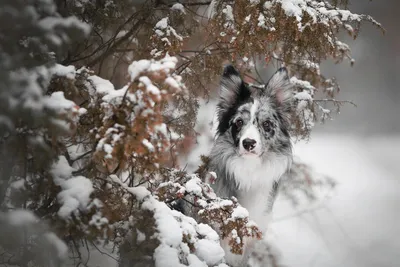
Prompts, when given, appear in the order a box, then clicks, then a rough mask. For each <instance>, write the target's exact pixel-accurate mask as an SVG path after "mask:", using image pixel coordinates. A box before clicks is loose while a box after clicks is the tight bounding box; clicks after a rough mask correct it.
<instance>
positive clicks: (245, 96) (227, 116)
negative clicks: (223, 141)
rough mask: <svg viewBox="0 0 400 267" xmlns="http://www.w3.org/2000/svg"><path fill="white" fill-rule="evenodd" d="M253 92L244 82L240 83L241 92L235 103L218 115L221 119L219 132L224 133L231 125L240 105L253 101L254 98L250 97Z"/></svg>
mask: <svg viewBox="0 0 400 267" xmlns="http://www.w3.org/2000/svg"><path fill="white" fill-rule="evenodd" d="M250 95H251V92H250V90H249V88H247V86H246V85H245V84H244V83H243V82H242V84H241V85H240V89H239V94H238V96H237V98H236V101H235V103H234V104H233V105H232V107H230V108H229V109H228V110H227V111H225V112H222V113H220V114H219V115H218V117H219V118H218V119H219V125H218V134H220V135H222V134H224V133H225V132H226V131H227V130H228V129H229V127H230V124H229V123H230V120H231V119H232V117H233V116H234V115H235V114H236V112H237V110H238V108H239V106H241V105H243V104H245V103H247V102H250V101H253V99H252V98H251V97H250Z"/></svg>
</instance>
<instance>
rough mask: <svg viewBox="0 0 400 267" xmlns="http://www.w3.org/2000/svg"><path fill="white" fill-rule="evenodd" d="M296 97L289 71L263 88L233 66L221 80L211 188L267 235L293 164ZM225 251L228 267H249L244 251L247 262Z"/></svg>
mask: <svg viewBox="0 0 400 267" xmlns="http://www.w3.org/2000/svg"><path fill="white" fill-rule="evenodd" d="M292 95H293V89H292V85H291V83H290V79H289V76H288V72H287V70H286V68H280V69H279V70H278V71H277V72H276V73H275V74H274V75H273V76H272V77H271V78H270V80H269V81H268V83H267V84H266V85H264V86H261V87H252V86H250V85H248V84H246V83H245V82H244V81H243V80H242V78H241V76H240V74H239V72H238V71H237V70H236V69H235V68H234V67H233V66H232V65H228V66H226V67H225V68H224V71H223V74H222V77H221V84H220V98H219V103H218V105H217V110H216V122H217V127H216V137H215V140H214V145H213V147H212V149H211V152H210V155H209V158H210V162H209V170H210V171H213V172H215V173H216V175H217V179H216V181H215V182H214V184H213V185H212V188H213V189H214V191H215V193H216V195H217V196H219V197H222V198H231V197H235V198H237V200H238V202H239V203H240V204H241V205H242V206H243V207H245V208H246V209H247V210H248V211H249V218H250V220H253V221H255V222H256V223H257V225H258V226H259V228H260V230H261V231H262V232H263V233H265V231H266V230H267V224H268V221H269V217H270V213H271V210H272V206H273V202H274V200H275V196H276V193H277V190H278V185H279V180H280V178H281V176H282V175H283V174H284V173H285V172H287V171H288V170H289V168H290V166H291V163H292V143H291V138H290V132H289V131H290V114H291V110H292ZM222 243H224V241H222ZM224 247H225V248H224V249H225V252H226V260H227V263H228V264H230V265H231V266H246V264H247V263H245V262H246V255H247V256H248V255H249V254H251V251H249V249H248V248H246V246H245V252H244V255H243V256H237V255H233V254H232V253H230V250H229V248H228V247H226V246H224ZM246 251H247V252H246ZM261 266H262V265H261Z"/></svg>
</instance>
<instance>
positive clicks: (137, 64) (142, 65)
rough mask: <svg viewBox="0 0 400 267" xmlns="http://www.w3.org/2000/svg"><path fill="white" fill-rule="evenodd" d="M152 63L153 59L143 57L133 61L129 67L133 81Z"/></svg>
mask: <svg viewBox="0 0 400 267" xmlns="http://www.w3.org/2000/svg"><path fill="white" fill-rule="evenodd" d="M150 65H151V61H149V60H146V59H142V60H139V61H134V62H132V64H131V65H129V67H128V72H129V75H130V76H131V81H134V80H135V79H136V78H137V77H138V76H139V74H140V73H142V72H144V71H146V70H147V69H148V68H149V67H150Z"/></svg>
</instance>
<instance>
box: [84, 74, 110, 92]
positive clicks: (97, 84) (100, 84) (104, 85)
mask: <svg viewBox="0 0 400 267" xmlns="http://www.w3.org/2000/svg"><path fill="white" fill-rule="evenodd" d="M88 80H89V81H90V82H91V84H92V85H93V86H94V88H95V89H96V92H97V93H98V94H101V95H106V94H109V93H110V92H112V91H114V90H115V89H114V85H113V84H112V83H111V82H110V81H109V80H105V79H103V78H101V77H99V76H96V75H93V76H89V77H88Z"/></svg>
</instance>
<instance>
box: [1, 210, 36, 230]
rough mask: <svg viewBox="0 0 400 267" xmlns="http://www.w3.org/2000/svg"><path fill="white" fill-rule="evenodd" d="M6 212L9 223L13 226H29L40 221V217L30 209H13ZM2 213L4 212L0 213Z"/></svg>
mask: <svg viewBox="0 0 400 267" xmlns="http://www.w3.org/2000/svg"><path fill="white" fill-rule="evenodd" d="M4 214H5V215H6V218H7V221H8V223H9V224H11V225H13V226H27V225H30V224H32V223H37V222H38V221H39V220H38V218H36V216H35V215H34V214H33V213H32V212H30V211H28V210H22V209H21V210H13V211H10V212H7V213H4ZM0 215H3V214H1V213H0Z"/></svg>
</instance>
